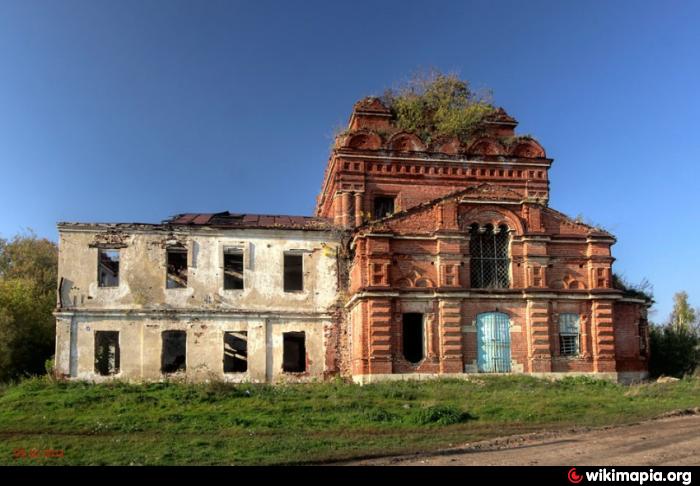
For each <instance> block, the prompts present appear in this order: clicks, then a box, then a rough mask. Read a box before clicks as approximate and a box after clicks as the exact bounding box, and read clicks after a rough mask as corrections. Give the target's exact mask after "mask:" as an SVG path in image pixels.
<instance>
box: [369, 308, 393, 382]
mask: <svg viewBox="0 0 700 486" xmlns="http://www.w3.org/2000/svg"><path fill="white" fill-rule="evenodd" d="M391 316H392V305H391V300H390V299H372V300H370V301H369V346H368V348H369V373H371V374H376V373H391V372H392V366H391V352H392V350H391Z"/></svg>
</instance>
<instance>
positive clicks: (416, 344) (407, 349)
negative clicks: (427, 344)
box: [402, 313, 423, 363]
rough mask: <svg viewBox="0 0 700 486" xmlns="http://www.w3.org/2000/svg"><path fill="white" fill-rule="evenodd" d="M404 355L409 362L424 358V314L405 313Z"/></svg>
mask: <svg viewBox="0 0 700 486" xmlns="http://www.w3.org/2000/svg"><path fill="white" fill-rule="evenodd" d="M402 334H403V356H404V358H406V361H408V362H409V363H418V362H420V361H421V360H422V359H423V314H416V313H409V314H404V315H403V326H402Z"/></svg>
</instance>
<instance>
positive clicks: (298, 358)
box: [282, 332, 306, 373]
mask: <svg viewBox="0 0 700 486" xmlns="http://www.w3.org/2000/svg"><path fill="white" fill-rule="evenodd" d="M282 338H283V340H284V350H283V356H282V371H287V372H289V373H302V372H304V371H306V336H305V334H304V333H303V332H285V333H284V334H283V335H282Z"/></svg>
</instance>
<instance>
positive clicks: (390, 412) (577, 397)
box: [0, 376, 700, 464]
mask: <svg viewBox="0 0 700 486" xmlns="http://www.w3.org/2000/svg"><path fill="white" fill-rule="evenodd" d="M0 393H1V395H0V437H1V439H2V440H0V463H3V464H16V463H42V462H45V463H51V464H132V463H133V464H279V463H300V462H313V461H325V460H333V459H344V458H350V457H357V456H365V455H380V454H392V453H403V452H412V451H417V450H428V449H434V448H438V447H445V446H448V445H451V444H457V443H461V442H466V441H470V440H474V439H481V438H487V437H494V436H501V435H507V434H514V433H522V432H528V431H533V430H541V429H543V428H546V429H558V428H566V427H571V426H574V425H576V426H596V425H605V424H619V423H627V422H633V421H636V420H640V419H645V418H650V417H653V416H655V415H658V414H660V413H662V412H666V411H670V410H674V409H680V408H687V407H697V406H700V380H698V379H686V380H682V381H679V382H675V383H667V384H646V385H638V386H632V387H624V386H621V385H616V384H612V383H608V382H603V381H593V380H588V379H565V380H562V381H558V382H548V381H544V380H538V379H535V378H530V377H522V376H521V377H515V376H513V377H479V378H478V379H473V380H471V381H462V380H439V381H428V382H411V381H408V382H397V383H385V384H377V385H368V386H364V387H359V386H356V385H350V384H344V383H325V384H312V385H296V386H295V385H287V386H278V387H272V386H266V385H223V384H207V385H184V384H173V383H157V384H148V385H128V384H123V383H113V384H107V385H88V384H83V383H49V382H47V381H46V380H42V379H31V380H26V381H24V382H22V383H20V384H19V385H14V386H10V387H7V388H5V389H4V390H3V391H2V392H0ZM18 448H24V449H27V450H29V449H32V448H34V449H39V450H42V451H43V450H45V449H63V450H64V451H65V456H64V458H62V459H55V458H49V459H40V460H36V459H34V460H30V459H20V460H15V459H14V458H13V451H14V450H15V449H18Z"/></svg>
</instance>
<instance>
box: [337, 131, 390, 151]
mask: <svg viewBox="0 0 700 486" xmlns="http://www.w3.org/2000/svg"><path fill="white" fill-rule="evenodd" d="M343 147H348V148H353V149H360V150H379V149H380V148H381V147H382V138H381V137H380V136H379V135H377V134H376V133H374V132H370V131H362V132H359V133H353V134H352V135H349V136H348V137H347V138H346V139H345V140H344V142H343Z"/></svg>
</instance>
